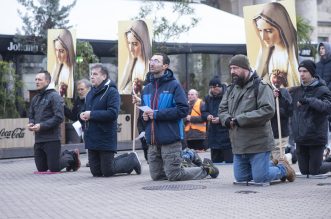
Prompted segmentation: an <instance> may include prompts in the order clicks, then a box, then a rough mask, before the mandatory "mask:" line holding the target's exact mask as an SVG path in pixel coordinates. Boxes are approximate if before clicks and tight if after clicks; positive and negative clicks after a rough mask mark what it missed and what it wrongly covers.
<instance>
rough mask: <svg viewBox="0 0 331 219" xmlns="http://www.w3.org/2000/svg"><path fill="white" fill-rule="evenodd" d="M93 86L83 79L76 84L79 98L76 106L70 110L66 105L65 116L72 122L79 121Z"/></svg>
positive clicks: (75, 103)
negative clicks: (86, 98)
mask: <svg viewBox="0 0 331 219" xmlns="http://www.w3.org/2000/svg"><path fill="white" fill-rule="evenodd" d="M91 86H92V84H91V82H90V81H89V80H87V79H86V78H83V79H81V80H79V81H77V83H76V90H77V94H78V97H77V98H76V100H75V102H74V106H73V108H72V109H69V108H68V107H67V106H66V105H64V115H65V117H67V118H68V119H70V120H71V121H77V120H78V119H79V114H80V113H81V112H82V109H83V107H84V102H85V97H86V95H87V93H88V92H89V91H90V88H91Z"/></svg>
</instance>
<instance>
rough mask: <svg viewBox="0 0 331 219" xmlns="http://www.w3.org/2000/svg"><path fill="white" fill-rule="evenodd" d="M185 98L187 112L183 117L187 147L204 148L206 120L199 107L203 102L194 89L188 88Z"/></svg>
mask: <svg viewBox="0 0 331 219" xmlns="http://www.w3.org/2000/svg"><path fill="white" fill-rule="evenodd" d="M187 98H188V105H189V113H188V115H187V116H186V118H185V119H184V122H185V140H186V144H187V147H189V148H191V149H195V150H206V148H205V143H204V142H205V139H206V122H205V121H204V120H203V119H202V117H201V109H202V107H203V105H204V103H203V101H202V100H201V99H200V98H199V93H198V91H197V90H195V89H191V90H189V92H188V95H187Z"/></svg>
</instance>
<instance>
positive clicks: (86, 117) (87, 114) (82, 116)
mask: <svg viewBox="0 0 331 219" xmlns="http://www.w3.org/2000/svg"><path fill="white" fill-rule="evenodd" d="M79 117H80V119H81V120H83V121H88V120H89V119H90V118H91V111H85V112H82V113H81V114H80V115H79Z"/></svg>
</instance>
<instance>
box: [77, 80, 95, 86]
mask: <svg viewBox="0 0 331 219" xmlns="http://www.w3.org/2000/svg"><path fill="white" fill-rule="evenodd" d="M79 84H84V85H85V87H86V88H90V87H92V83H91V82H90V81H89V80H87V79H86V78H83V79H80V80H79V81H77V82H76V85H79Z"/></svg>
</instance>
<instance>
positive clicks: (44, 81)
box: [27, 71, 80, 172]
mask: <svg viewBox="0 0 331 219" xmlns="http://www.w3.org/2000/svg"><path fill="white" fill-rule="evenodd" d="M35 82H36V87H37V90H38V94H37V95H36V96H34V97H33V99H32V101H31V105H30V111H29V124H28V125H27V126H28V129H29V130H30V131H33V132H34V134H35V144H34V157H35V163H36V167H37V170H38V171H39V172H44V171H47V170H50V171H51V172H59V171H60V170H61V169H63V168H65V167H66V169H67V171H70V170H73V171H77V170H78V168H79V167H80V160H79V150H78V149H75V150H74V151H67V150H66V151H64V152H63V153H62V155H61V142H60V124H61V123H62V122H63V118H64V114H63V99H62V98H61V97H60V95H59V94H58V93H57V92H56V91H55V90H54V88H52V86H51V85H50V82H51V75H50V73H49V72H48V71H40V72H39V73H38V74H37V75H36V78H35Z"/></svg>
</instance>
